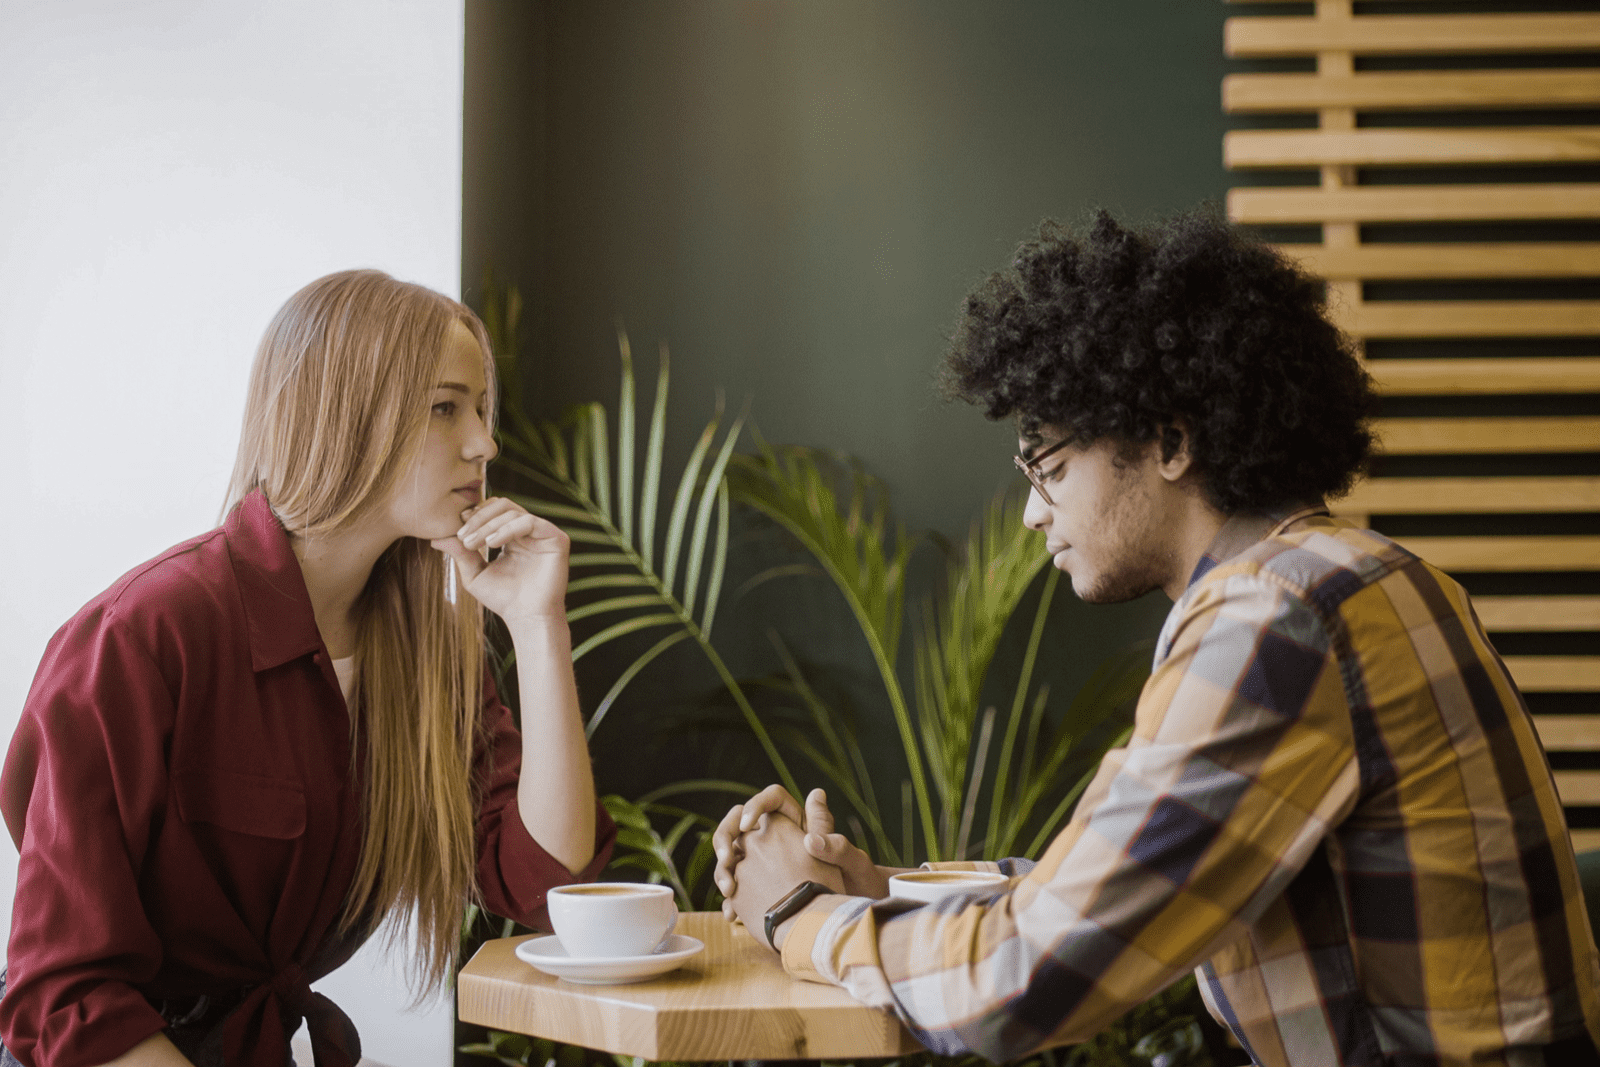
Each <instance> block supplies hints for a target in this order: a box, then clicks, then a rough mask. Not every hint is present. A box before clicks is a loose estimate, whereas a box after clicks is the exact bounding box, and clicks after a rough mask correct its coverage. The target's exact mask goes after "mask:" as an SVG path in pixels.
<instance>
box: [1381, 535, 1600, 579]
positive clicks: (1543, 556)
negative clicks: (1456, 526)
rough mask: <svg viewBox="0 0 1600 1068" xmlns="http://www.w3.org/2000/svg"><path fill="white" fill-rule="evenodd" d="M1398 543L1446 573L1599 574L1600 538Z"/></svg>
mask: <svg viewBox="0 0 1600 1068" xmlns="http://www.w3.org/2000/svg"><path fill="white" fill-rule="evenodd" d="M1395 540H1396V541H1398V542H1399V543H1400V544H1401V545H1403V546H1405V547H1406V548H1407V549H1410V550H1411V551H1412V552H1414V553H1416V554H1417V555H1418V556H1420V557H1422V558H1423V559H1424V560H1426V561H1428V563H1430V564H1432V565H1433V566H1434V567H1438V568H1443V569H1444V570H1445V571H1600V537H1585V536H1583V535H1566V536H1562V535H1549V534H1528V535H1522V536H1520V537H1519V536H1515V535H1500V536H1495V537H1478V538H1474V537H1454V538H1396V539H1395Z"/></svg>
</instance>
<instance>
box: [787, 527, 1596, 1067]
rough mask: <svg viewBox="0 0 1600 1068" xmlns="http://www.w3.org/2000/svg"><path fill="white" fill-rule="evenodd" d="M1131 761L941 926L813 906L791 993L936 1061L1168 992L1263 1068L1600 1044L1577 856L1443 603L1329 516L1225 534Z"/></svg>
mask: <svg viewBox="0 0 1600 1068" xmlns="http://www.w3.org/2000/svg"><path fill="white" fill-rule="evenodd" d="M1135 719H1136V721H1135V729H1134V735H1133V738H1132V740H1131V741H1130V742H1129V744H1128V745H1127V747H1126V748H1124V749H1119V750H1113V751H1112V752H1110V753H1108V754H1107V755H1106V758H1105V760H1104V761H1103V763H1102V764H1101V767H1100V769H1099V772H1098V773H1097V774H1096V776H1095V778H1094V780H1093V782H1092V783H1091V785H1090V786H1089V788H1088V790H1087V791H1086V792H1085V793H1084V795H1083V798H1082V801H1081V802H1080V803H1079V805H1078V808H1077V811H1076V813H1075V815H1074V816H1073V818H1072V820H1071V821H1070V822H1069V823H1068V825H1067V826H1066V827H1065V828H1064V829H1063V830H1062V831H1061V832H1060V834H1058V835H1057V836H1056V838H1055V840H1054V841H1053V842H1052V843H1051V845H1050V847H1049V849H1048V850H1047V852H1046V853H1045V855H1044V857H1043V859H1042V860H1040V861H1039V863H1038V864H1037V865H1033V866H1030V865H1028V863H1027V862H1026V861H1021V862H1016V861H1002V862H999V863H998V864H980V865H971V864H967V865H956V866H964V867H974V866H976V867H983V868H987V869H989V870H1000V871H1004V872H1007V873H1008V874H1012V875H1013V876H1014V878H1013V880H1012V884H1011V888H1010V889H1009V890H1008V891H1006V892H1003V893H1000V894H992V893H991V894H988V895H977V894H973V895H962V896H958V897H954V898H950V899H946V900H945V901H942V902H940V903H938V904H935V905H928V906H923V907H914V906H909V905H907V904H906V903H904V902H898V901H880V902H873V901H870V900H867V899H864V898H850V897H839V896H824V897H819V898H818V899H816V900H815V901H814V902H813V903H812V904H811V905H810V906H809V907H808V908H807V909H806V910H805V911H804V912H802V913H801V914H800V916H799V918H798V920H797V922H796V923H795V925H794V926H793V928H792V929H791V932H790V934H789V936H788V940H787V941H786V942H785V944H784V946H783V962H784V965H785V967H787V968H788V969H789V971H790V972H791V973H793V974H795V975H797V976H800V977H804V978H809V979H814V980H818V981H824V982H832V983H837V984H839V985H841V986H843V987H845V988H846V989H848V990H849V991H850V992H851V993H852V994H854V995H855V996H856V997H857V998H858V999H860V1000H862V1001H864V1002H867V1003H869V1004H873V1005H877V1006H881V1007H883V1008H887V1009H893V1010H894V1011H895V1012H897V1013H898V1014H899V1015H900V1017H901V1018H902V1019H903V1020H904V1021H905V1023H906V1025H907V1026H908V1027H909V1028H910V1029H911V1031H912V1033H913V1034H914V1035H916V1037H917V1038H918V1039H919V1040H920V1041H922V1042H923V1043H924V1044H926V1045H927V1046H928V1047H929V1048H930V1049H933V1050H936V1051H939V1052H942V1053H954V1052H958V1051H962V1050H973V1051H976V1052H978V1053H981V1054H983V1055H984V1056H986V1057H989V1058H990V1059H992V1060H995V1061H999V1062H1005V1061H1007V1060H1011V1059H1015V1058H1016V1057H1018V1056H1020V1055H1022V1054H1024V1053H1026V1052H1028V1051H1030V1050H1033V1049H1035V1048H1038V1047H1041V1046H1050V1045H1058V1044H1061V1043H1066V1042H1072V1041H1081V1040H1085V1039H1087V1038H1089V1037H1090V1036H1092V1035H1093V1034H1095V1033H1096V1032H1097V1031H1099V1030H1100V1029H1101V1028H1103V1027H1104V1026H1106V1025H1107V1024H1109V1023H1111V1022H1112V1021H1113V1020H1115V1019H1116V1018H1117V1017H1118V1016H1119V1015H1120V1014H1121V1013H1122V1012H1124V1011H1125V1010H1126V1009H1128V1008H1129V1007H1131V1006H1133V1005H1135V1004H1137V1003H1139V1002H1140V1001H1142V1000H1144V999H1145V998H1147V997H1149V996H1150V995H1151V994H1153V993H1155V992H1156V991H1158V990H1160V989H1162V988H1163V987H1165V986H1166V985H1168V984H1169V983H1171V982H1173V981H1174V980H1175V979H1177V978H1179V977H1180V976H1181V975H1182V974H1183V973H1184V972H1185V971H1186V970H1188V969H1191V968H1196V967H1197V966H1198V969H1199V973H1198V975H1199V979H1200V985H1201V990H1202V993H1203V994H1204V996H1205V999H1206V1002H1207V1004H1208V1006H1209V1007H1210V1008H1211V1010H1212V1013H1213V1015H1215V1016H1216V1017H1217V1019H1218V1020H1219V1021H1220V1022H1222V1023H1223V1024H1225V1025H1226V1026H1227V1027H1229V1028H1230V1029H1231V1030H1232V1031H1233V1033H1234V1034H1235V1035H1236V1036H1237V1037H1238V1039H1239V1041H1240V1042H1241V1043H1242V1044H1243V1045H1244V1047H1245V1049H1246V1050H1247V1051H1248V1052H1249V1053H1250V1055H1251V1056H1252V1057H1253V1058H1254V1059H1255V1060H1256V1062H1258V1063H1285V1062H1287V1063H1296V1064H1336V1063H1361V1064H1372V1063H1378V1062H1389V1063H1396V1062H1398V1063H1406V1062H1412V1063H1431V1064H1437V1063H1441V1062H1445V1063H1449V1062H1475V1063H1495V1062H1501V1063H1504V1062H1505V1061H1506V1059H1507V1057H1508V1056H1510V1057H1514V1056H1515V1055H1514V1054H1513V1053H1511V1052H1508V1047H1516V1046H1522V1045H1540V1044H1543V1043H1548V1042H1551V1041H1554V1040H1559V1039H1565V1038H1568V1037H1570V1036H1572V1035H1574V1034H1578V1033H1581V1032H1582V1030H1583V1029H1584V1028H1585V1027H1587V1028H1588V1029H1589V1033H1590V1034H1591V1035H1592V1036H1593V1035H1596V1034H1597V1031H1596V1025H1597V1024H1600V1001H1597V997H1596V991H1597V987H1600V963H1597V959H1596V952H1595V946H1594V942H1593V939H1592V937H1591V935H1590V931H1589V922H1588V918H1587V915H1586V913H1585V910H1584V903H1583V896H1582V890H1581V887H1580V885H1579V882H1578V875H1577V870H1576V866H1575V864H1574V860H1573V853H1572V846H1571V842H1570V839H1569V838H1568V835H1567V828H1566V824H1565V821H1564V819H1563V816H1562V812H1561V805H1560V802H1559V800H1558V799H1557V797H1556V791H1555V786H1554V783H1553V781H1552V779H1551V775H1550V771H1549V766H1548V764H1547V762H1546V760H1545V757H1544V751H1543V749H1542V748H1541V747H1540V744H1539V741H1538V738H1537V737H1536V736H1535V734H1534V730H1533V724H1532V722H1531V720H1530V719H1529V717H1528V713H1527V710H1526V707H1525V706H1524V704H1523V702H1522V699H1521V696H1520V695H1519V694H1518V692H1517V689H1516V687H1515V686H1514V685H1513V683H1512V681H1511V678H1510V676H1509V675H1508V674H1507V672H1506V669H1505V667H1504V665H1503V664H1502V663H1501V662H1500V659H1499V657H1498V656H1497V655H1496V653H1495V651H1494V649H1493V648H1492V647H1491V646H1490V644H1489V641H1488V639H1487V638H1486V637H1485V636H1484V632H1483V630H1482V628H1481V627H1480V626H1479V624H1478V621H1477V618H1476V616H1475V615H1474V614H1473V611H1472V607H1471V605H1470V603H1469V601H1468V599H1467V595H1466V593H1465V592H1464V591H1463V590H1462V589H1461V587H1460V586H1459V585H1457V584H1456V583H1455V582H1454V581H1452V580H1451V579H1449V578H1447V577H1446V576H1444V575H1443V574H1442V573H1440V572H1439V571H1438V570H1436V569H1435V568H1433V567H1432V566H1430V565H1428V564H1426V563H1424V562H1423V561H1422V560H1419V559H1418V558H1417V557H1415V556H1413V555H1411V554H1410V553H1408V552H1406V551H1405V550H1404V549H1402V548H1400V547H1399V546H1397V545H1395V544H1394V543H1393V542H1391V541H1389V540H1387V539H1386V538H1384V537H1382V536H1381V535H1378V534H1375V533H1373V532H1372V531H1368V530H1360V529H1357V528H1355V527H1354V526H1352V525H1351V524H1349V523H1347V522H1344V521H1342V520H1335V519H1331V518H1329V517H1328V516H1327V514H1326V513H1325V512H1323V511H1322V510H1321V509H1304V510H1301V511H1298V512H1295V513H1293V514H1290V515H1287V516H1280V517H1259V516H1257V517H1236V518H1235V519H1233V520H1230V521H1229V523H1228V524H1227V525H1226V526H1225V527H1224V528H1223V530H1222V532H1221V533H1220V534H1219V535H1218V537H1217V540H1216V542H1215V543H1214V544H1213V545H1212V546H1211V548H1210V550H1209V551H1208V552H1207V554H1206V556H1205V558H1204V559H1203V560H1202V561H1201V563H1200V565H1199V566H1198V567H1197V568H1196V570H1195V574H1194V576H1193V577H1192V579H1191V580H1190V585H1189V588H1188V589H1187V590H1186V592H1185V593H1184V594H1183V596H1182V597H1181V598H1180V599H1179V600H1178V602H1177V603H1176V604H1175V605H1174V606H1173V608H1172V612H1171V614H1170V615H1169V617H1168V618H1167V622H1166V625H1165V626H1164V628H1163V630H1162V634H1161V638H1160V640H1159V642H1158V644H1157V649H1156V656H1155V667H1154V671H1153V673H1152V675H1151V677H1150V680H1149V682H1148V683H1147V684H1146V686H1145V688H1144V692H1143V693H1142V695H1141V696H1140V699H1139V704H1138V709H1137V712H1136V717H1135Z"/></svg>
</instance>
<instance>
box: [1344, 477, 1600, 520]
mask: <svg viewBox="0 0 1600 1068" xmlns="http://www.w3.org/2000/svg"><path fill="white" fill-rule="evenodd" d="M1332 508H1333V511H1335V512H1338V513H1341V514H1344V513H1353V514H1356V515H1451V514H1461V515H1486V514H1494V513H1501V512H1504V513H1522V512H1600V478H1592V477H1583V476H1570V477H1558V478H1369V479H1367V480H1366V481H1364V482H1361V483H1359V484H1357V486H1356V488H1355V489H1354V490H1353V491H1351V493H1350V495H1349V496H1347V497H1345V498H1343V499H1341V500H1339V501H1337V502H1335V503H1334V504H1333V505H1332Z"/></svg>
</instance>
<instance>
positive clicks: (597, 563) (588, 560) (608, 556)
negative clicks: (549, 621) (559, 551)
mask: <svg viewBox="0 0 1600 1068" xmlns="http://www.w3.org/2000/svg"><path fill="white" fill-rule="evenodd" d="M566 563H568V564H570V566H573V568H613V566H622V568H630V566H632V564H634V558H632V556H629V555H627V553H573V555H571V556H568V558H566ZM632 577H635V579H638V580H640V582H650V577H648V576H642V574H635V576H632ZM566 588H568V592H571V588H573V585H571V584H566Z"/></svg>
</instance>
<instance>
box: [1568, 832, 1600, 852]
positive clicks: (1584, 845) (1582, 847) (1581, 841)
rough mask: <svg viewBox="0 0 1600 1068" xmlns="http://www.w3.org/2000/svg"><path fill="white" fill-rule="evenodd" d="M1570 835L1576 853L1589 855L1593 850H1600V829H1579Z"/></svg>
mask: <svg viewBox="0 0 1600 1068" xmlns="http://www.w3.org/2000/svg"><path fill="white" fill-rule="evenodd" d="M1569 833H1570V834H1571V835H1572V851H1573V852H1574V853H1587V852H1588V851H1589V850H1591V849H1600V829H1592V828H1586V827H1579V828H1577V829H1575V830H1573V831H1571V832H1569Z"/></svg>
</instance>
